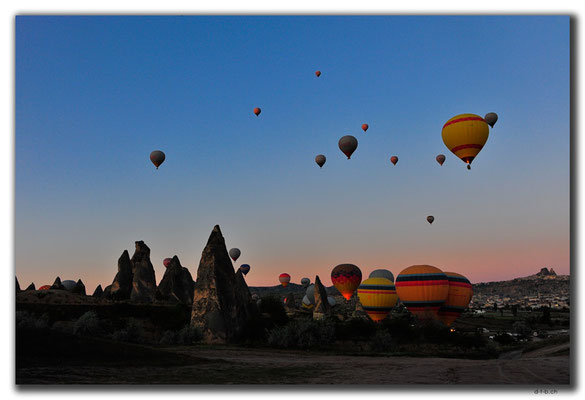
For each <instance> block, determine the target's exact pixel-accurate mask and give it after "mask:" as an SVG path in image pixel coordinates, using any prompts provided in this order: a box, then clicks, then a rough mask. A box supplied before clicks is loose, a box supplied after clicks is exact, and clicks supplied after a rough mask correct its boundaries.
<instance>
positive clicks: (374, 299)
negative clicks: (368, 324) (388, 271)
mask: <svg viewBox="0 0 585 400" xmlns="http://www.w3.org/2000/svg"><path fill="white" fill-rule="evenodd" d="M357 293H358V297H359V299H360V303H362V307H363V308H364V311H365V312H367V313H368V315H369V317H370V318H371V319H372V321H374V322H379V321H382V320H383V319H384V318H386V316H387V315H388V313H389V312H390V310H391V309H392V307H394V306H395V305H396V302H397V301H398V295H397V294H396V287H395V286H394V283H393V282H392V281H390V280H389V279H386V278H369V279H366V280H365V281H363V282H362V284H361V285H360V286H359V287H358V290H357Z"/></svg>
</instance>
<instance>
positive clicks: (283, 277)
mask: <svg viewBox="0 0 585 400" xmlns="http://www.w3.org/2000/svg"><path fill="white" fill-rule="evenodd" d="M278 281H279V282H280V284H281V285H282V286H284V287H286V285H288V283H289V282H290V275H289V274H287V273H284V274H280V276H279V277H278Z"/></svg>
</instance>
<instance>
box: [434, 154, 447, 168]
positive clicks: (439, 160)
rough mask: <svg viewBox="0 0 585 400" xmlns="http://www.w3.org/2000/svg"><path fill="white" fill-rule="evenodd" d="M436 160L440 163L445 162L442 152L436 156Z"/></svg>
mask: <svg viewBox="0 0 585 400" xmlns="http://www.w3.org/2000/svg"><path fill="white" fill-rule="evenodd" d="M435 159H436V160H437V162H438V163H439V164H441V165H443V163H444V162H445V155H444V154H439V155H438V156H437V157H436V158H435Z"/></svg>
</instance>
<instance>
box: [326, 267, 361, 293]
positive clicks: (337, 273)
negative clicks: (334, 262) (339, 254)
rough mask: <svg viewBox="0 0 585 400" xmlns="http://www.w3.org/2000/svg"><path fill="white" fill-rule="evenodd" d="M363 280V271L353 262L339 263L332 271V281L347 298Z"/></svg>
mask: <svg viewBox="0 0 585 400" xmlns="http://www.w3.org/2000/svg"><path fill="white" fill-rule="evenodd" d="M361 281H362V271H361V270H360V269H359V268H358V267H357V266H356V265H353V264H339V265H338V266H336V267H335V268H333V271H331V282H333V284H334V285H335V288H336V289H337V290H339V293H341V295H342V296H343V297H345V299H346V300H349V299H350V298H351V295H352V294H353V292H355V290H356V289H357V288H358V286H359V285H360V283H361Z"/></svg>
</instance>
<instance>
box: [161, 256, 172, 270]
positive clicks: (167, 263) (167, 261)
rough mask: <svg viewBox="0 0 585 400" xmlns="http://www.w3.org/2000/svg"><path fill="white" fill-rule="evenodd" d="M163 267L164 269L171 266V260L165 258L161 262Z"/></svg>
mask: <svg viewBox="0 0 585 400" xmlns="http://www.w3.org/2000/svg"><path fill="white" fill-rule="evenodd" d="M163 265H164V266H165V268H168V267H169V265H171V259H170V258H165V259H164V260H163Z"/></svg>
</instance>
